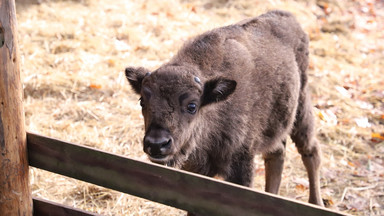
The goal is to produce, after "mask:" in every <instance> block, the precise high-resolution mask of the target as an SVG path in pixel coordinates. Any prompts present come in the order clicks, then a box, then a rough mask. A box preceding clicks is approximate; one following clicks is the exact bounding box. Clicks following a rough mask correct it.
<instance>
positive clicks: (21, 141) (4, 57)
mask: <svg viewBox="0 0 384 216" xmlns="http://www.w3.org/2000/svg"><path fill="white" fill-rule="evenodd" d="M19 59H20V56H19V50H18V44H17V24H16V9H15V1H14V0H0V214H1V215H32V198H31V192H30V189H29V178H28V173H29V171H28V170H29V167H28V160H27V146H26V132H25V126H24V109H23V89H22V85H21V82H20V69H19Z"/></svg>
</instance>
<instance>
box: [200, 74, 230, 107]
mask: <svg viewBox="0 0 384 216" xmlns="http://www.w3.org/2000/svg"><path fill="white" fill-rule="evenodd" d="M236 85H237V83H236V81H235V80H230V79H226V78H223V77H219V78H215V79H212V80H208V81H207V82H206V83H205V84H204V91H203V96H202V99H201V105H200V106H204V105H207V104H210V103H215V102H219V101H222V100H225V99H227V97H228V96H229V95H231V94H232V93H233V92H234V91H235V89H236Z"/></svg>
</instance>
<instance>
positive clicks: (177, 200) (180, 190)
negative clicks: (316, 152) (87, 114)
mask: <svg viewBox="0 0 384 216" xmlns="http://www.w3.org/2000/svg"><path fill="white" fill-rule="evenodd" d="M27 143H28V152H29V163H30V165H31V166H34V167H37V168H41V169H45V170H48V171H51V172H55V173H58V174H62V175H65V176H69V177H72V178H76V179H79V180H83V181H87V182H90V183H93V184H96V185H100V186H103V187H107V188H111V189H114V190H118V191H121V192H124V193H128V194H132V195H135V196H139V197H142V198H145V199H149V200H152V201H156V202H159V203H163V204H166V205H170V206H174V207H176V208H180V209H184V210H187V211H191V212H195V213H199V214H203V215H242V216H246V215H285V216H296V215H308V216H310V215H313V216H315V215H316V216H320V215H321V216H325V215H343V214H341V213H337V212H333V211H330V210H327V209H323V208H320V207H317V206H314V205H310V204H307V203H302V202H298V201H294V200H289V199H286V198H282V197H279V196H276V195H271V194H267V193H264V192H256V191H254V190H251V189H250V188H247V187H242V186H238V185H234V184H231V183H226V182H220V181H217V180H215V179H211V178H207V177H204V176H200V175H196V174H193V173H188V172H185V171H181V170H176V169H173V168H168V167H164V166H160V165H157V164H152V163H145V162H140V161H136V160H132V159H129V158H124V157H121V156H117V155H113V154H110V153H106V152H102V151H98V150H94V149H91V148H88V147H84V146H80V145H76V144H71V143H66V142H63V141H59V140H55V139H51V138H48V137H43V136H40V135H36V134H30V133H28V134H27Z"/></svg>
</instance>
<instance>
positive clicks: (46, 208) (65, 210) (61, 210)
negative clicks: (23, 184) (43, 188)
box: [33, 197, 99, 216]
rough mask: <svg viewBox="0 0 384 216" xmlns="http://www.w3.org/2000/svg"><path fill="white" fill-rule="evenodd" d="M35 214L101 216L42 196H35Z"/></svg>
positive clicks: (49, 215)
mask: <svg viewBox="0 0 384 216" xmlns="http://www.w3.org/2000/svg"><path fill="white" fill-rule="evenodd" d="M33 215H34V216H42V215H44V216H99V214H94V213H89V212H86V211H82V210H80V209H75V208H71V207H68V206H65V205H61V204H58V203H54V202H51V201H48V200H43V199H40V198H36V197H34V198H33Z"/></svg>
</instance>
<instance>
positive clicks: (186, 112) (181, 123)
mask: <svg viewBox="0 0 384 216" xmlns="http://www.w3.org/2000/svg"><path fill="white" fill-rule="evenodd" d="M194 74H197V73H196V71H193V70H192V69H190V68H187V67H182V66H165V67H161V68H159V69H158V70H156V71H154V72H152V73H150V72H149V70H147V69H144V68H133V67H129V68H126V69H125V75H126V77H127V79H128V81H129V83H130V84H131V86H132V88H133V90H134V91H135V92H136V93H137V94H139V95H140V96H141V97H140V105H141V107H142V114H143V116H144V125H145V136H144V140H143V147H144V152H145V153H147V154H148V156H149V159H150V160H151V161H152V162H156V163H161V164H167V165H170V166H174V165H177V164H179V163H180V162H182V161H184V160H185V159H187V157H188V155H189V154H190V153H191V151H192V150H193V148H194V146H193V145H192V144H191V143H190V142H189V140H190V138H191V137H192V136H194V134H193V131H195V130H194V127H199V126H201V125H198V124H199V123H198V122H199V121H197V119H199V118H201V115H202V111H201V110H202V109H204V107H205V106H208V105H210V104H212V103H216V102H219V101H223V100H225V99H227V97H228V96H229V95H231V94H232V93H233V92H234V91H235V88H236V81H234V80H230V79H226V78H223V77H216V78H212V79H209V80H203V79H201V78H199V77H197V76H195V75H194ZM208 115H209V113H208Z"/></svg>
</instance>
